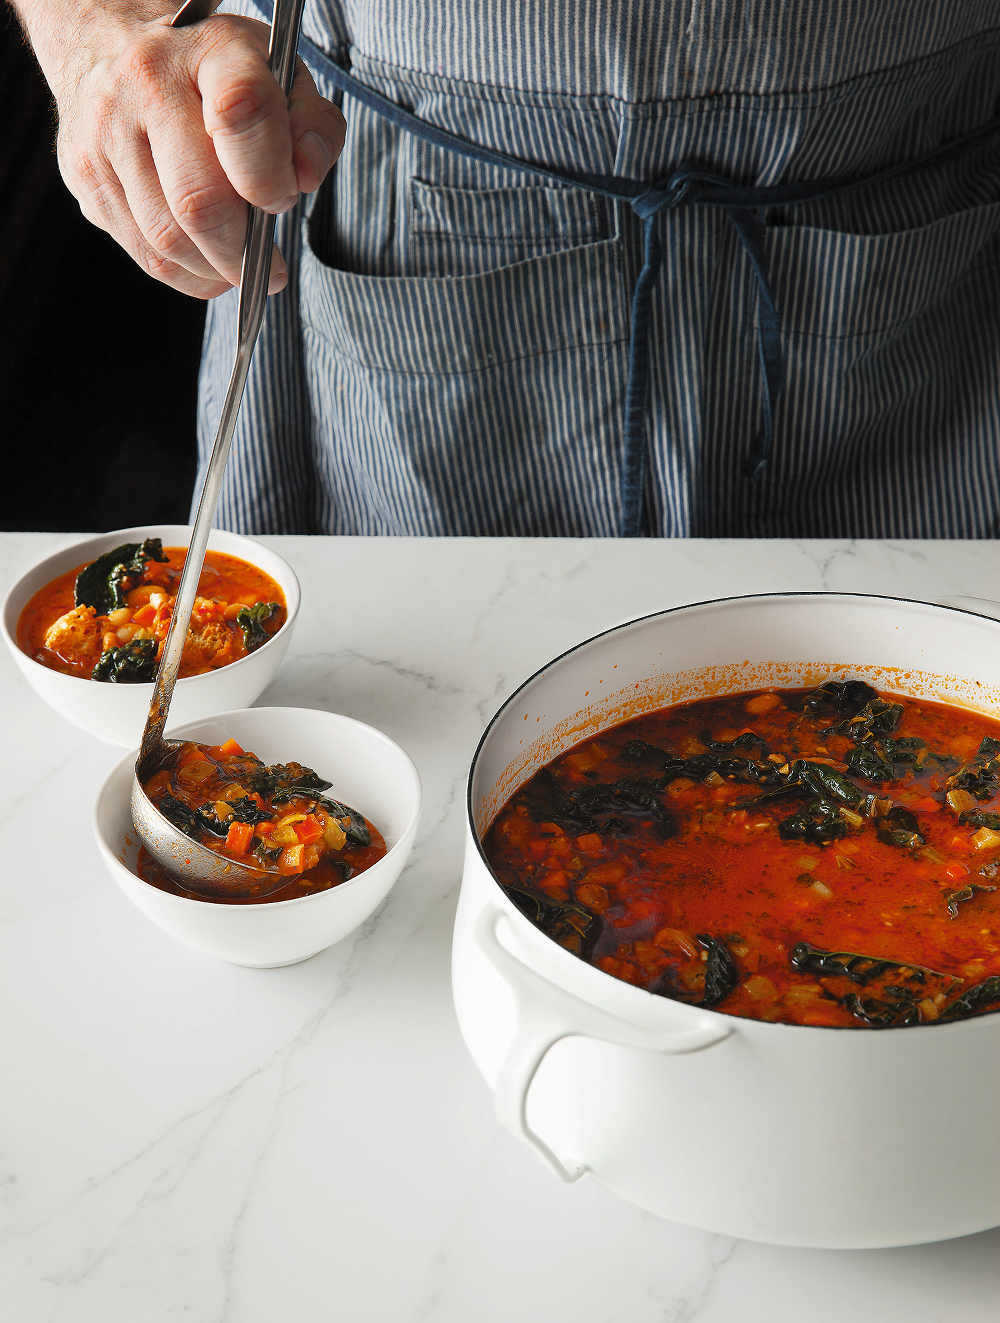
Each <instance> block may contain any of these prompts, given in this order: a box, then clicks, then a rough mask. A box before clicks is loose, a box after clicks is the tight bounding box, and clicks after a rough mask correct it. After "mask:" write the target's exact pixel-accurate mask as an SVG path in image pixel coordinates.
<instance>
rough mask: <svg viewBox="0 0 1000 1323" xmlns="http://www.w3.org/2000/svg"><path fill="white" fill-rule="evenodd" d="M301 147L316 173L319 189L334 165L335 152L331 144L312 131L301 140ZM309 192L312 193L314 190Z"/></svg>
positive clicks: (316, 185) (316, 186)
mask: <svg viewBox="0 0 1000 1323" xmlns="http://www.w3.org/2000/svg"><path fill="white" fill-rule="evenodd" d="M299 147H300V149H301V151H302V153H303V154H304V156H305V158H306V160H307V161H308V162H309V164H310V165H311V166H312V168H313V171H314V172H315V177H316V183H315V185H314V187H315V188H319V186H320V184H321V183H322V182H323V180H324V179H325V178H326V174H327V171H328V170H329V169H330V166H331V165H333V151H332V150H331V148H330V144H329V143H328V142H326V141H325V139H323V138H321V137H320V136H319V134H318V133H314V132H313V131H312V130H311V129H310V131H309V132H308V133H304V134H303V135H302V137H301V138H300V139H299ZM309 192H312V189H310V190H309Z"/></svg>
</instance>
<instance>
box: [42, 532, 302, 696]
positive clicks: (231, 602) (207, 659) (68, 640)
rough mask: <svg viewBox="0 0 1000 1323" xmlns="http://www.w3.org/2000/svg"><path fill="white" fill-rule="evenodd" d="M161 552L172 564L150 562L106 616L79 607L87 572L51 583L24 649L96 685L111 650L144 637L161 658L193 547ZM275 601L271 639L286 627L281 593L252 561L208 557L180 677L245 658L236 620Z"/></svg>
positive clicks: (268, 625)
mask: <svg viewBox="0 0 1000 1323" xmlns="http://www.w3.org/2000/svg"><path fill="white" fill-rule="evenodd" d="M163 553H164V555H165V556H166V560H165V561H164V562H160V561H156V560H148V561H147V562H146V564H145V566H144V568H143V572H142V574H141V576H137V577H136V582H135V583H134V584H133V586H132V587H130V588H129V589H128V590H127V592H126V594H125V605H124V606H123V607H121V608H119V609H118V610H116V611H112V612H110V613H109V614H107V615H104V614H99V613H97V612H96V611H95V610H94V608H92V607H87V606H81V607H74V595H73V589H74V583H75V581H76V577H77V575H78V574H79V573H80V571H81V570H82V569H83V568H84V566H83V565H79V566H77V567H76V569H74V570H70V571H68V573H66V574H62V575H60V576H59V578H58V579H53V581H52V582H51V583H49V584H46V586H45V587H44V588H42V589H40V590H39V591H38V592H37V593H35V595H34V597H32V598H31V600H30V601H29V602H28V604H27V606H26V607H25V608H24V610H23V611H22V612H21V616H20V619H19V620H18V623H17V642H18V646H19V647H20V648H21V650H22V651H23V652H26V653H27V654H28V656H29V657H33V658H34V659H35V661H38V662H41V663H42V665H43V666H48V667H50V668H51V669H52V670H54V671H61V672H62V673H63V674H64V675H76V676H81V677H82V678H84V679H89V678H91V673H92V671H93V669H94V667H95V665H97V664H98V662H99V661H100V659H101V657H102V656H103V655H106V654H107V653H108V652H109V651H110V650H112V649H117V648H121V647H123V646H128V645H132V646H135V643H136V642H137V641H138V640H140V639H143V638H149V639H152V640H155V654H156V657H157V658H158V656H159V653H160V652H162V649H163V640H164V639H165V638H166V635H167V629H168V628H169V625H170V617H171V614H172V612H173V605H174V596H175V594H176V591H177V584H178V582H179V580H180V576H181V569H182V568H183V565H184V557H185V555H186V553H187V548H186V547H164V548H163ZM272 602H273V603H274V604H275V605H276V607H277V610H275V611H273V612H272V613H271V614H270V615H269V616H268V618H267V619H266V620H265V621H264V623H263V627H262V628H263V632H264V633H265V634H266V635H267V636H268V637H270V636H271V635H273V634H274V633H276V632H277V630H278V629H280V628H281V626H282V625H283V624H284V622H285V618H286V603H285V596H284V593H283V592H282V591H281V588H280V587H279V586H278V584H277V583H276V582H275V581H274V579H272V578H271V576H270V575H268V574H265V573H264V571H263V570H259V569H258V568H257V567H256V565H251V564H250V563H249V562H248V561H245V560H240V559H239V558H238V557H236V556H229V555H226V554H225V553H223V552H220V551H209V552H207V553H206V556H205V565H204V568H203V570H202V573H201V578H200V580H199V582H198V597H197V599H196V601H195V606H194V610H193V612H192V615H191V626H190V628H189V630H188V637H187V642H186V643H185V646H184V656H183V660H182V662H181V670H180V674H181V675H182V676H186V675H202V674H204V673H205V672H206V671H212V670H216V669H217V668H218V667H220V666H225V665H227V664H228V663H229V662H234V661H238V660H239V659H240V658H241V657H245V656H246V655H247V651H248V648H247V646H246V641H245V637H244V630H243V629H242V628H241V626H240V625H239V624H238V623H237V616H238V615H239V613H240V611H241V609H242V608H247V607H253V606H256V605H258V604H260V603H272ZM265 641H266V640H265ZM250 650H252V647H251V649H250Z"/></svg>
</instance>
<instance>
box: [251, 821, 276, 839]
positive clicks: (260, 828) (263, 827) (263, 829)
mask: <svg viewBox="0 0 1000 1323" xmlns="http://www.w3.org/2000/svg"><path fill="white" fill-rule="evenodd" d="M277 825H278V824H277V823H276V822H275V821H274V819H273V818H262V819H261V821H260V822H258V823H257V825H256V827H254V831H255V832H256V833H257V835H258V836H267V835H268V834H269V833H270V832H272V831H274V829H275V827H277Z"/></svg>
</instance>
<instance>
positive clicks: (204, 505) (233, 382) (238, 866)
mask: <svg viewBox="0 0 1000 1323" xmlns="http://www.w3.org/2000/svg"><path fill="white" fill-rule="evenodd" d="M216 2H217V0H187V3H186V4H184V5H182V7H181V8H180V9H179V10H178V11H177V13H176V14H175V15H174V18H173V23H172V26H173V27H184V26H187V25H188V24H189V23H195V22H197V21H199V20H200V19H203V18H207V17H208V15H209V14H210V13H211V12H212V10H213V9H214V7H215V3H216ZM303 3H304V0H275V5H274V16H273V20H272V23H271V36H270V41H269V44H268V54H267V58H268V64H269V66H270V69H271V72H272V74H273V75H274V78H275V81H276V82H277V83H278V84H279V86H280V87H281V88H282V89H283V90H284V93H285V96H286V97H287V96H288V95H289V93H290V92H291V88H292V81H293V79H294V76H295V53H296V48H297V46H298V40H299V28H300V26H301V23H302V8H303ZM274 226H275V217H274V216H272V215H270V214H269V213H268V212H266V211H261V210H260V209H259V208H257V207H251V208H250V214H249V217H248V220H247V236H246V243H245V245H244V249H243V266H242V270H241V272H240V301H239V310H238V312H237V328H238V331H237V349H236V361H235V363H234V364H233V372H232V376H231V377H230V380H229V389H228V391H227V392H226V399H225V403H224V404H223V406H222V417H221V418H220V420H219V430H218V432H217V434H216V438H215V445H214V447H213V449H212V456H211V459H210V460H209V464H208V471H207V473H206V476H205V485H204V487H203V489H202V493H201V499H200V501H199V503H198V512H197V514H196V516H195V521H194V527H193V528H192V530H191V540H190V544H189V546H188V550H187V555H186V557H185V559H184V569H183V571H182V573H181V578H180V583H179V584H178V587H177V596H176V599H175V601H174V611H173V617H172V619H171V621H170V628H169V630H168V631H167V637H166V640H165V642H164V644H163V654H162V656H161V657H160V664H159V667H158V668H157V672H156V679H155V682H154V687H153V697H152V700H151V702H150V705H149V716H148V717H147V718H146V728H145V730H144V731H143V735H142V745H141V747H140V749H139V757H138V758H137V759H136V764H135V773H134V775H133V777H132V798H131V808H132V822H133V823H134V825H135V830H136V832H137V833H138V836H139V839H140V841H141V842H142V844H143V845H144V846H145V847H146V849H147V850H148V851H149V853H150V854H151V855H152V856H153V857H154V858H155V859H156V860H157V861H158V862H159V863H160V864H162V865H163V867H164V868H166V869H167V870H168V871H169V872H170V873H172V874H173V875H174V876H175V877H176V878H177V880H178V881H179V882H180V884H181V885H182V886H183V887H184V888H185V889H186V890H188V891H192V892H194V893H196V894H198V895H203V896H210V897H222V898H224V897H233V898H238V897H247V896H255V897H258V896H264V895H267V894H268V893H269V892H271V891H276V890H278V889H279V888H280V887H283V886H285V885H287V882H288V878H287V877H284V876H283V875H282V874H280V873H276V872H270V871H267V870H265V869H262V868H257V867H252V866H250V865H249V864H242V863H240V862H239V861H238V860H235V859H230V858H228V857H226V856H225V855H220V854H216V853H215V851H214V850H210V849H209V848H208V847H207V846H205V845H201V844H200V843H199V842H198V841H195V840H192V839H191V837H190V836H186V835H185V834H184V833H183V832H182V831H180V830H179V828H177V827H175V826H174V824H173V823H172V822H169V821H168V820H167V819H166V818H165V817H164V816H163V814H162V813H161V812H160V811H159V809H157V808H156V807H154V805H153V803H152V801H151V800H150V799H149V797H148V796H147V794H146V792H145V791H144V790H143V788H142V780H143V779H148V778H149V777H150V776H151V775H152V774H153V772H155V771H157V770H158V769H159V768H161V767H166V766H169V765H170V764H171V762H172V761H174V760H175V759H176V757H177V752H178V750H179V749H180V747H181V742H180V741H179V740H165V739H164V738H163V728H164V726H165V725H166V721H167V714H168V713H169V711H170V700H171V698H172V697H173V692H174V684H175V683H176V681H177V674H178V671H179V669H180V664H181V655H182V653H183V651H184V643H185V641H186V639H187V632H188V626H189V624H190V622H191V610H192V608H193V606H194V600H195V597H196V596H197V593H198V582H199V580H200V578H201V571H202V567H203V566H204V563H205V548H206V546H207V544H208V535H209V533H210V532H211V529H212V523H213V521H214V519H215V511H216V507H217V505H218V503H219V490H220V488H221V486H222V475H223V473H224V471H225V467H226V459H227V458H228V456H229V448H230V445H231V444H232V439H233V431H234V429H235V427H236V418H237V415H238V413H239V408H240V401H241V400H242V398H243V390H244V387H245V386H246V380H247V373H248V372H249V370H250V358H251V356H252V354H253V350H254V345H255V344H256V342H257V336H258V333H259V332H260V327H261V322H262V321H263V319H264V306H265V303H266V301H267V286H268V281H269V279H270V275H271V251H272V248H273V246H274Z"/></svg>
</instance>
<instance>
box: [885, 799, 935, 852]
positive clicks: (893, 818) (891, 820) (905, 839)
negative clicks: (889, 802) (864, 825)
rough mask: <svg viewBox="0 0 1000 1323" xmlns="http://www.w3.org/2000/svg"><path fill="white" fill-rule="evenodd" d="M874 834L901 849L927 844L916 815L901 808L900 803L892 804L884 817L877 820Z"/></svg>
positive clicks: (887, 843)
mask: <svg viewBox="0 0 1000 1323" xmlns="http://www.w3.org/2000/svg"><path fill="white" fill-rule="evenodd" d="M875 834H876V836H878V838H879V840H880V841H884V842H885V844H886V845H895V846H898V847H899V848H900V849H901V850H906V849H913V848H915V847H916V846H918V845H926V844H927V840H926V837H924V836H923V835H922V834H921V831H920V824H919V823H918V822H917V815H916V814H915V813H911V812H910V810H909V809H908V808H903V806H902V804H895V805H893V807H892V808H891V809H890V810H889V812H888V813H887V814H886V815H885V817H884V818H880V819H879V820H878V823H877V825H876V827H875Z"/></svg>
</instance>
